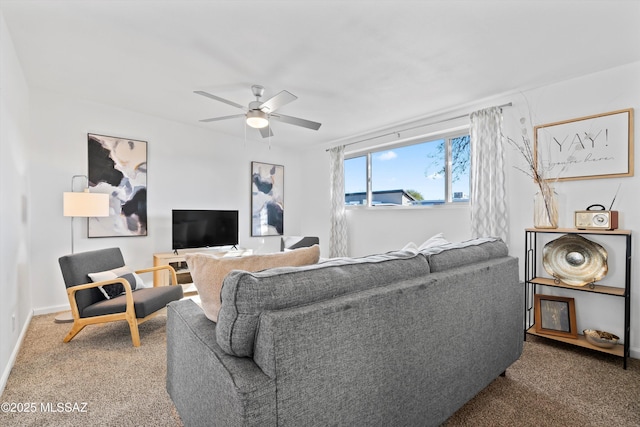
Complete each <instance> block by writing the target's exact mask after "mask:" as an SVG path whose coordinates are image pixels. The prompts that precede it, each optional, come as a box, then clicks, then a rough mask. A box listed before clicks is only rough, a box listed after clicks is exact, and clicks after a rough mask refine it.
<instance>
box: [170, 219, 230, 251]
mask: <svg viewBox="0 0 640 427" xmlns="http://www.w3.org/2000/svg"><path fill="white" fill-rule="evenodd" d="M171 217H172V227H171V235H172V246H173V250H174V251H176V250H178V249H188V248H208V247H215V246H235V245H237V244H238V211H232V210H230V211H223V210H193V209H191V210H186V209H174V210H172V211H171Z"/></svg>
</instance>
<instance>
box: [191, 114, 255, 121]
mask: <svg viewBox="0 0 640 427" xmlns="http://www.w3.org/2000/svg"><path fill="white" fill-rule="evenodd" d="M236 117H244V114H234V115H233V116H223V117H213V118H211V119H202V120H199V121H200V122H217V121H218V120H227V119H235V118H236Z"/></svg>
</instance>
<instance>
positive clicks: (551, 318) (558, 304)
mask: <svg viewBox="0 0 640 427" xmlns="http://www.w3.org/2000/svg"><path fill="white" fill-rule="evenodd" d="M534 312H535V329H536V332H537V333H539V334H548V335H555V336H560V337H566V338H577V337H578V328H577V326H576V306H575V302H574V299H573V298H566V297H559V296H555V295H541V294H535V295H534Z"/></svg>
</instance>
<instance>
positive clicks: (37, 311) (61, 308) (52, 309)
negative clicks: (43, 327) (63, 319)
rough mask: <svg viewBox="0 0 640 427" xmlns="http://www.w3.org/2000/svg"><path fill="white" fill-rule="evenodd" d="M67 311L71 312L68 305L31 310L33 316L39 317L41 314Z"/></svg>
mask: <svg viewBox="0 0 640 427" xmlns="http://www.w3.org/2000/svg"><path fill="white" fill-rule="evenodd" d="M69 310H71V308H69V304H63V305H54V306H50V307H41V308H35V309H34V310H33V314H34V315H35V316H40V315H42V314H51V313H60V312H62V311H69Z"/></svg>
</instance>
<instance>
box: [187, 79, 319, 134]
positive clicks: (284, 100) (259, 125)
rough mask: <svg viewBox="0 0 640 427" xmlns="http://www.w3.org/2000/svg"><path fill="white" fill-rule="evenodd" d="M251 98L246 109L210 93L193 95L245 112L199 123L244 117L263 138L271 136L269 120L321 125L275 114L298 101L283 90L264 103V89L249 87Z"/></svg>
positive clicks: (310, 126)
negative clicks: (279, 109)
mask: <svg viewBox="0 0 640 427" xmlns="http://www.w3.org/2000/svg"><path fill="white" fill-rule="evenodd" d="M251 91H252V92H253V96H255V97H256V100H255V101H251V102H250V103H249V107H248V108H246V107H244V106H242V105H240V104H237V103H235V102H233V101H229V100H228V99H224V98H220V97H219V96H216V95H212V94H210V93H207V92H204V91H201V90H196V91H194V93H197V94H198V95H202V96H206V97H207V98H211V99H215V100H216V101H220V102H224V103H225V104H228V105H231V106H233V107H236V108H240V109H242V110H244V111H245V113H244V114H234V115H232V116H223V117H213V118H210V119H202V120H200V121H201V122H215V121H218V120H227V119H234V118H237V117H246V121H247V124H248V125H249V126H251V127H252V128H256V129H258V130H259V131H260V134H261V135H262V137H263V138H267V137H269V136H273V132H272V131H271V126H269V120H270V119H274V120H278V121H280V122H282V123H288V124H290V125H295V126H302V127H303V128H307V129H313V130H318V129H319V128H320V125H321V123H317V122H312V121H311V120H305V119H300V118H298V117H291V116H285V115H284V114H280V113H275V111H276V110H277V109H278V108H280V107H282V106H283V105H286V104H288V103H290V102H293V101H295V100H296V99H298V97H297V96H295V95H293V94H292V93H290V92H288V91H286V90H283V91H282V92H280V93H278V94H276V95H274V96H272V97H271V98H269V99H267V100H266V101H260V98H261V97H262V95H263V94H264V87H262V86H260V85H253V86H251Z"/></svg>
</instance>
